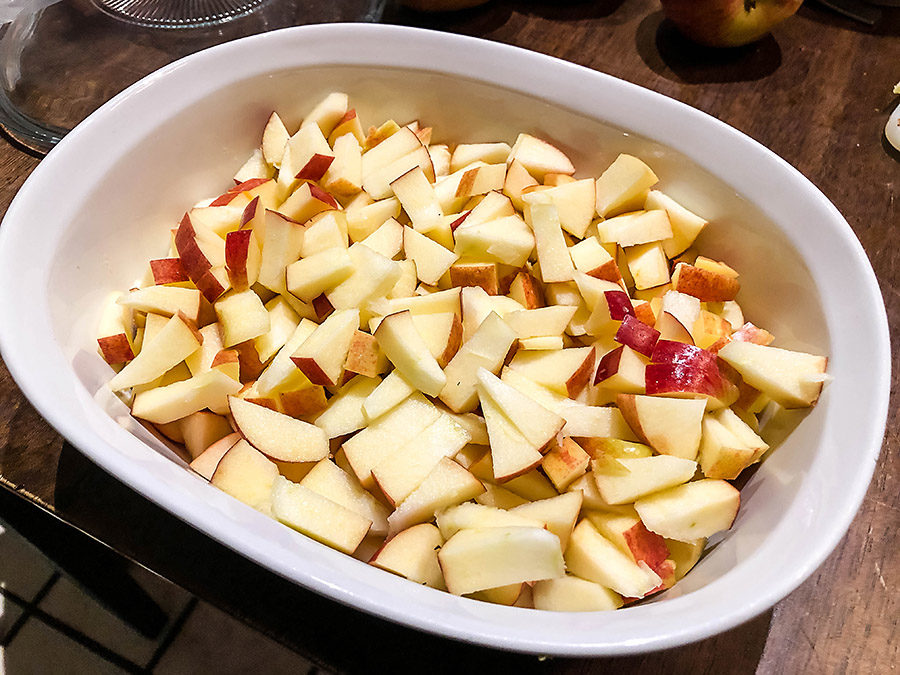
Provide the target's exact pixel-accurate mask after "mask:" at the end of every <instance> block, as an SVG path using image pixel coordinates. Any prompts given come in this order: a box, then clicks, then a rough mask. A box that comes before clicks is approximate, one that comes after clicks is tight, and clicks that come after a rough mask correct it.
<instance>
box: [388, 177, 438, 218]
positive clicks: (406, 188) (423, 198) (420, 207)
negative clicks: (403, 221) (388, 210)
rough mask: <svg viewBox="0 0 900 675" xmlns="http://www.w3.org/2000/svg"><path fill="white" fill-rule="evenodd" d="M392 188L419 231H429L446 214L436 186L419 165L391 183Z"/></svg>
mask: <svg viewBox="0 0 900 675" xmlns="http://www.w3.org/2000/svg"><path fill="white" fill-rule="evenodd" d="M391 190H392V191H393V192H394V195H395V196H396V197H397V199H399V200H400V204H401V205H402V206H403V210H404V211H406V215H407V216H409V219H410V220H411V221H412V224H413V227H414V228H415V229H416V231H417V232H427V231H428V230H430V229H431V228H432V227H433V226H434V225H435V223H436V222H437V221H438V220H440V219H441V217H443V215H444V211H443V209H442V208H441V205H440V203H439V202H438V199H437V196H436V195H435V193H434V186H433V185H432V183H431V182H430V181H429V180H428V178H427V177H426V176H425V173H424V172H423V171H422V169H421V167H419V166H418V165H416V166H415V167H414V168H412V169H410V170H409V171H408V172H406V173H405V174H403V175H402V176H400V177H399V178H397V179H396V180H395V181H394V182H393V183H391Z"/></svg>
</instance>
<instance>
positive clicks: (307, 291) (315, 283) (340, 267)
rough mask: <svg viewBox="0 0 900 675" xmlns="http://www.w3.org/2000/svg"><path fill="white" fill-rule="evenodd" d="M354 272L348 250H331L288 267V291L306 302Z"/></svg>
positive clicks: (302, 259)
mask: <svg viewBox="0 0 900 675" xmlns="http://www.w3.org/2000/svg"><path fill="white" fill-rule="evenodd" d="M353 271H354V265H353V260H352V258H351V257H350V254H349V253H348V251H347V250H346V249H342V248H331V249H327V250H325V251H320V252H318V253H315V254H313V255H311V256H309V257H308V258H301V259H300V260H298V261H296V262H294V263H291V264H290V265H288V267H287V270H286V272H287V277H286V279H287V290H288V291H290V292H291V293H293V294H294V295H296V296H297V297H298V298H300V299H301V300H303V301H305V302H311V301H312V300H313V299H314V298H316V297H317V296H319V295H321V294H322V293H325V292H327V291H330V290H331V289H333V288H334V287H335V286H337V285H338V284H340V283H341V282H343V281H344V280H346V279H347V278H348V277H349V276H350V275H351V274H352V273H353Z"/></svg>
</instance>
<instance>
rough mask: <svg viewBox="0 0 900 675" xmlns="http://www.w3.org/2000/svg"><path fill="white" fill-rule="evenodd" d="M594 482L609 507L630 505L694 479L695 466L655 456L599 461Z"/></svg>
mask: <svg viewBox="0 0 900 675" xmlns="http://www.w3.org/2000/svg"><path fill="white" fill-rule="evenodd" d="M592 465H593V473H594V480H596V481H597V489H598V490H600V494H601V495H602V496H603V499H604V500H605V501H606V502H607V503H609V504H613V505H615V504H629V503H631V502H633V501H635V500H636V499H639V498H641V497H643V496H644V495H649V494H652V493H654V492H658V491H659V490H665V489H667V488H670V487H674V486H676V485H681V484H682V483H685V482H687V481H689V480H690V479H691V478H693V476H694V473H696V471H697V463H696V462H694V461H691V460H689V459H682V458H680V457H671V456H668V455H655V456H653V457H638V458H634V459H613V458H610V457H601V458H600V459H595V460H593V464H592Z"/></svg>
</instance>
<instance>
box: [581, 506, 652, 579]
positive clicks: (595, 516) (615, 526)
mask: <svg viewBox="0 0 900 675" xmlns="http://www.w3.org/2000/svg"><path fill="white" fill-rule="evenodd" d="M588 519H589V520H590V521H591V524H592V525H593V526H594V527H596V528H597V530H598V531H599V532H600V534H602V535H603V536H604V537H606V538H607V539H609V540H610V541H611V542H613V543H614V544H615V545H616V546H618V547H619V549H620V550H622V551H624V552H625V553H627V554H628V555H630V556H631V558H632V560H634V561H635V562H637V563H640V562H643V563H646V564H647V566H648V567H649V568H650V569H652V570H653V571H654V572H656V573H657V574H659V575H660V576H661V577H662V576H663V575H662V574H661V566H662V565H663V563H664V562H665V560H666V559H667V558H668V557H669V547H668V546H666V540H665V539H663V538H662V537H661V536H659V535H658V534H656V533H655V532H650V530H648V529H647V528H646V527H645V526H644V524H643V523H642V522H641V519H640V517H639V516H638V514H637V512H636V511H634V510H633V509H632V510H631V511H630V512H629V513H611V512H604V511H593V512H591V513H589V514H588Z"/></svg>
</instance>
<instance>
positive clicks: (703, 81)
mask: <svg viewBox="0 0 900 675" xmlns="http://www.w3.org/2000/svg"><path fill="white" fill-rule="evenodd" d="M388 18H389V20H390V21H393V22H396V23H405V24H410V25H420V26H425V27H429V28H437V29H441V30H448V31H453V32H459V33H463V34H468V35H475V36H480V37H484V38H488V39H491V40H496V41H500V42H505V43H509V44H514V45H518V46H521V47H526V48H529V49H534V50H537V51H541V52H544V53H548V54H552V55H554V56H558V57H561V58H564V59H568V60H570V61H573V62H575V63H579V64H581V65H584V66H587V67H590V68H594V69H597V70H601V71H604V72H608V73H611V74H613V75H616V76H618V77H621V78H624V79H626V80H630V81H632V82H636V83H638V84H641V85H643V86H646V87H649V88H651V89H654V90H656V91H659V92H661V93H664V94H667V95H669V96H672V97H674V98H676V99H679V100H681V101H684V102H685V103H688V104H690V105H693V106H695V107H697V108H700V109H701V110H704V111H706V112H708V113H709V114H711V115H714V116H715V117H718V118H719V119H721V120H723V121H725V122H727V123H729V124H731V125H733V126H735V127H736V128H738V129H740V130H741V131H743V132H745V133H747V134H748V135H750V136H751V137H753V138H755V139H757V140H758V141H760V142H761V143H763V144H765V145H767V146H768V147H770V148H771V149H772V150H774V151H775V152H777V153H778V154H780V155H781V156H782V157H784V158H785V159H787V160H788V161H789V162H790V163H792V164H793V165H794V166H796V167H797V168H798V169H800V171H802V172H803V173H804V174H805V175H806V176H807V177H809V178H810V179H811V180H812V181H813V182H814V183H815V184H816V185H817V186H818V187H819V188H820V189H821V190H822V191H823V192H824V193H825V194H826V195H827V196H828V197H829V198H830V199H831V200H832V201H833V202H834V203H835V204H836V205H837V207H838V209H840V211H841V212H842V213H843V214H844V216H845V217H846V218H847V220H848V221H849V223H850V225H851V226H852V227H853V229H854V231H855V232H856V234H857V236H858V237H859V239H860V241H861V242H862V244H863V246H864V248H865V249H866V252H867V253H868V255H869V257H870V259H871V261H872V265H873V267H874V268H875V271H876V273H877V275H878V279H879V281H880V284H881V288H882V292H883V295H884V299H885V304H886V306H887V310H888V316H889V320H890V326H891V331H892V335H893V337H892V354H893V361H894V363H895V364H896V363H897V362H898V354H900V347H898V335H900V254H898V247H897V245H896V233H897V232H898V227H900V218H898V215H900V214H898V206H897V197H898V189H900V187H898V186H900V182H898V179H900V162H898V155H897V153H893V152H892V151H890V150H889V149H888V148H887V147H886V146H885V145H884V144H883V142H882V136H881V129H882V128H883V126H884V122H885V119H886V115H887V113H888V110H889V107H890V106H892V105H895V104H896V100H894V98H892V96H891V93H890V91H891V87H892V86H893V84H894V83H895V82H896V81H897V79H898V78H900V70H898V64H900V37H898V36H900V11H898V10H895V9H894V10H892V9H887V8H886V9H885V18H884V20H883V21H882V23H881V24H880V25H879V26H877V27H876V28H874V29H869V28H865V27H863V26H862V25H861V24H853V23H851V22H849V21H848V20H844V19H842V18H840V17H838V16H837V15H835V14H833V13H830V12H829V11H828V10H826V9H824V8H822V7H820V6H817V5H815V4H812V3H807V6H805V7H804V8H803V9H801V11H800V13H799V15H798V16H797V17H795V18H794V19H792V20H790V21H788V22H786V23H784V24H782V25H781V26H779V27H778V28H777V29H776V30H775V32H774V34H773V36H771V37H768V38H766V39H764V40H763V41H761V42H760V43H758V44H757V45H753V46H750V47H746V48H742V49H736V50H728V51H724V52H720V51H713V50H707V49H702V48H698V47H694V46H692V45H690V44H689V43H687V42H686V41H684V40H683V39H682V38H681V37H680V36H679V35H678V33H677V32H676V31H675V30H674V29H673V28H672V26H671V25H669V24H668V22H666V21H665V20H664V19H663V17H662V15H661V13H660V11H659V7H658V4H657V3H656V2H654V1H652V0H596V1H594V2H555V3H551V2H494V3H491V4H488V5H487V6H485V7H482V8H478V9H473V10H469V11H465V12H461V13H458V14H448V15H439V16H426V15H417V14H414V13H409V12H403V11H395V12H393V13H392V14H390V15H389V17H388ZM36 164H37V160H36V159H35V158H33V157H30V156H28V155H26V154H24V153H22V152H20V151H18V150H17V149H15V148H14V147H12V146H10V145H6V144H0V208H2V209H3V210H5V208H6V207H7V206H8V204H9V201H10V200H11V198H12V197H13V195H14V194H15V191H16V190H17V189H18V188H19V186H20V185H21V184H22V182H23V180H24V178H25V177H26V176H27V175H28V173H29V172H30V171H31V170H32V169H33V168H34V166H35V165H36ZM4 319H6V318H4ZM898 383H900V373H898V372H897V370H895V372H894V374H893V387H892V407H891V413H890V419H889V422H888V432H887V435H886V438H885V443H884V447H883V450H882V454H881V458H880V461H879V463H878V466H877V469H876V472H875V478H874V480H873V482H872V485H871V486H870V489H869V491H868V494H867V496H866V498H865V501H864V503H863V506H862V508H861V510H860V512H859V514H858V516H857V518H856V520H855V521H854V522H853V525H852V527H851V529H850V531H849V533H848V534H847V536H846V537H845V539H844V540H843V542H842V543H841V544H840V546H839V547H838V548H837V550H835V552H834V553H833V554H832V555H831V556H830V558H829V559H828V560H827V561H826V562H825V563H824V564H823V565H822V567H821V568H820V569H819V570H818V571H817V572H816V573H815V574H814V575H813V576H812V577H811V578H810V579H809V580H808V581H807V582H806V583H805V584H803V585H802V586H801V587H800V588H799V589H798V590H797V591H795V592H794V593H793V594H791V595H790V596H789V597H788V598H786V599H785V600H783V601H782V602H781V603H779V604H778V605H777V606H776V607H775V608H774V609H773V610H772V611H770V612H767V613H766V614H764V615H763V616H761V617H758V618H757V619H755V620H754V621H751V622H749V623H748V624H746V625H744V626H741V627H739V628H737V629H734V630H732V631H729V632H727V633H724V634H722V635H719V636H717V637H715V638H711V639H709V640H705V641H703V642H700V643H698V644H695V645H690V646H687V647H684V648H681V649H675V650H671V651H667V652H660V653H655V654H648V655H643V656H637V657H632V658H625V659H600V660H589V659H584V660H564V659H563V660H549V661H539V660H537V659H535V658H533V657H525V656H520V655H511V654H504V653H501V652H495V651H491V650H486V649H481V648H475V647H470V646H464V645H458V644H456V643H450V642H448V641H445V640H441V639H438V638H434V637H430V636H423V635H421V634H418V633H416V632H414V631H410V630H407V629H403V628H399V627H397V626H393V625H391V624H388V623H385V622H382V621H378V620H375V619H372V618H370V617H366V616H363V615H361V614H359V613H357V612H354V611H352V610H349V609H347V608H344V607H340V606H338V605H335V604H334V603H331V602H329V601H326V600H323V599H322V598H319V597H317V596H315V595H313V594H310V593H307V592H305V591H303V590H301V589H299V588H296V587H294V586H292V585H290V584H288V583H286V582H284V581H282V580H280V579H279V578H277V577H275V576H274V575H272V574H271V573H268V572H266V571H264V570H260V569H259V568H257V567H255V566H254V565H252V564H250V563H249V562H247V561H245V560H243V559H242V558H239V557H238V556H236V555H234V554H233V553H231V552H229V551H227V550H226V549H224V548H223V547H221V546H220V545H218V544H216V543H215V542H213V541H211V540H210V539H208V538H207V537H205V536H203V535H200V534H198V533H196V532H194V531H193V530H191V529H190V528H188V527H186V526H184V525H183V524H181V523H180V522H179V521H177V520H176V519H174V518H173V517H172V516H170V515H168V514H167V513H165V512H163V511H162V510H160V509H159V508H157V507H155V506H154V505H152V504H150V503H149V502H147V501H146V500H144V499H142V498H141V497H139V496H137V495H135V494H134V493H133V492H131V491H130V490H128V489H127V488H125V487H124V486H123V485H121V484H120V483H118V482H117V481H116V480H115V479H113V478H111V477H110V476H108V475H107V474H105V473H104V472H103V471H102V470H100V469H99V468H97V467H96V466H94V465H93V464H91V463H90V462H88V461H87V460H86V459H84V458H83V457H82V456H81V455H80V454H78V453H77V452H76V451H75V450H73V449H72V448H71V447H70V446H68V445H65V444H64V443H63V441H62V439H60V438H59V436H58V435H57V434H56V433H55V432H53V431H52V430H51V429H50V428H49V427H48V426H47V424H46V423H45V422H43V420H41V418H40V417H39V416H38V415H37V414H36V413H35V412H34V410H33V409H32V408H31V406H30V405H29V404H28V403H27V402H26V401H25V400H24V398H23V397H22V395H21V394H20V393H19V391H18V389H17V388H16V386H15V384H14V383H13V382H12V380H11V379H10V377H9V375H8V373H7V372H6V370H5V368H0V481H2V484H3V485H5V486H6V487H7V488H8V489H10V490H13V491H15V492H16V493H17V494H19V495H21V496H23V497H24V498H25V499H27V500H29V501H30V502H33V503H35V504H39V505H41V506H43V507H44V508H47V509H51V510H52V511H54V512H55V513H56V514H57V515H58V516H59V517H60V518H61V519H62V520H63V521H65V522H67V523H69V524H71V525H73V526H75V527H77V528H80V529H81V530H83V531H85V532H87V533H89V534H90V535H92V536H94V537H96V538H97V539H99V540H100V541H102V542H105V543H106V544H108V545H110V546H112V547H114V548H115V549H117V550H118V551H119V552H120V553H122V554H123V555H124V556H126V557H128V558H131V559H133V560H136V561H139V562H140V563H142V564H144V565H146V566H148V567H150V568H151V569H154V570H156V571H158V572H159V573H161V574H163V575H164V576H166V577H168V578H170V579H172V580H173V581H175V582H177V583H179V584H181V585H183V586H185V587H186V588H188V589H189V590H191V591H193V592H195V593H197V594H198V595H200V596H201V597H203V598H205V599H208V600H210V601H212V602H214V603H216V604H218V605H220V606H222V607H223V608H225V609H227V610H228V611H230V612H232V613H233V614H235V615H236V616H240V617H242V618H243V619H245V620H246V621H248V622H249V623H251V624H252V625H254V626H257V627H259V628H260V629H261V630H264V631H265V632H267V633H268V634H270V635H272V636H273V637H275V638H276V639H279V640H281V641H282V642H284V643H285V644H288V645H290V646H292V647H293V648H295V649H297V650H298V651H300V652H301V653H304V654H306V655H307V656H309V657H310V658H313V659H314V660H315V661H317V662H318V663H321V664H322V665H323V666H325V667H328V668H332V669H336V670H341V671H346V672H381V671H386V670H388V669H389V670H390V671H391V672H405V671H421V670H424V669H425V668H427V669H428V670H431V671H440V672H446V671H459V670H462V669H463V668H472V669H475V668H478V669H479V670H480V671H483V670H488V669H491V668H496V669H498V670H501V671H504V672H510V671H512V670H513V669H514V668H515V669H520V670H523V671H526V672H560V673H594V672H597V673H599V672H605V671H606V670H610V671H614V670H615V671H624V672H646V673H685V672H692V673H694V672H696V673H722V672H728V673H751V672H759V673H782V672H786V673H886V672H892V670H893V668H894V667H895V663H896V662H897V661H898V660H900V634H898V617H900V592H898V586H897V583H898V582H897V580H898V579H900V553H898V551H900V534H898V532H900V412H898V409H897V406H896V401H897V388H898ZM852 457H853V453H852V448H849V449H848V461H853V459H852ZM836 489H837V488H836ZM0 516H2V514H0ZM131 519H134V520H133V522H141V523H144V527H143V528H142V529H141V531H140V532H138V531H137V530H135V529H132V528H127V527H123V525H122V523H123V522H128V521H129V520H131ZM236 580H238V582H237V583H236ZM297 607H303V608H304V611H303V612H298V611H296V609H295V608H297ZM352 635H355V636H356V637H354V638H353V639H352V641H351V640H349V639H348V636H352ZM386 645H389V647H386Z"/></svg>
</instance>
